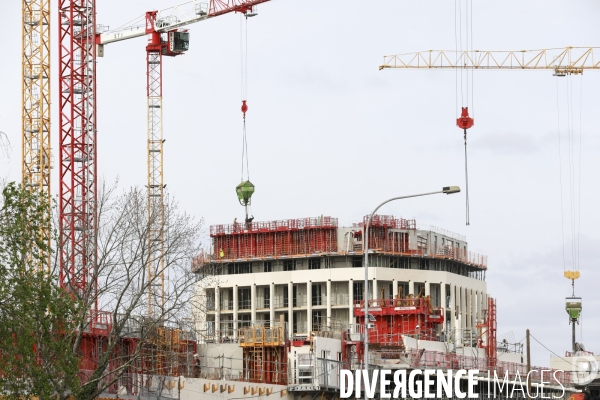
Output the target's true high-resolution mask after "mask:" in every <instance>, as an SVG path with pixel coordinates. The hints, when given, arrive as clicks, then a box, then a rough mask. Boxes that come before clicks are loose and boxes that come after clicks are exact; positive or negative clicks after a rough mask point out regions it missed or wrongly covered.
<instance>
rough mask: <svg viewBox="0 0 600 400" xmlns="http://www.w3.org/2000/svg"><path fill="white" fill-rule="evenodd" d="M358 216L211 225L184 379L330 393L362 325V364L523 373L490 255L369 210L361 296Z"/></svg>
mask: <svg viewBox="0 0 600 400" xmlns="http://www.w3.org/2000/svg"><path fill="white" fill-rule="evenodd" d="M366 221H367V218H364V219H363V221H361V222H358V223H355V224H353V225H352V226H348V227H341V226H339V225H338V222H337V219H336V218H332V217H326V216H321V217H317V218H303V219H294V220H283V221H270V222H251V223H250V224H244V225H242V224H237V223H234V224H232V225H216V226H211V228H210V236H211V238H212V254H210V255H205V256H204V257H203V258H202V259H201V260H198V263H197V264H196V265H195V267H194V268H195V272H196V273H197V274H198V276H199V281H198V283H197V295H196V301H198V303H199V304H202V305H203V307H201V308H202V310H203V311H202V312H200V314H199V315H197V318H196V324H197V327H196V330H197V331H198V332H202V334H201V336H199V342H198V353H199V358H200V360H201V374H200V379H199V380H198V379H195V380H189V379H188V380H187V381H186V382H187V383H186V384H188V385H190V387H193V388H194V389H193V390H195V391H196V390H197V391H200V392H202V393H208V394H212V393H215V394H217V393H218V394H219V396H221V397H223V398H226V397H232V398H235V397H244V396H265V398H267V397H269V396H271V395H275V394H276V396H275V398H281V397H285V398H289V399H292V398H294V399H295V398H296V397H295V396H296V395H300V396H304V395H305V394H311V395H313V396H314V395H321V396H324V395H327V396H329V398H332V397H334V398H335V396H339V387H340V384H341V383H340V381H339V379H340V378H339V371H340V370H341V369H357V368H364V361H365V353H364V350H365V346H364V342H365V336H366V335H365V328H367V335H368V342H369V344H370V347H369V358H368V359H369V368H387V369H392V370H395V369H406V370H411V369H415V368H421V369H423V368H425V369H427V368H434V369H440V368H441V369H454V370H455V369H461V368H466V369H470V368H473V369H479V370H480V371H481V373H482V374H485V373H487V371H492V370H496V371H501V372H502V373H504V372H507V373H508V375H509V376H511V377H512V376H515V375H516V374H522V373H523V372H525V371H526V365H525V364H524V362H523V354H522V347H519V346H518V345H514V344H512V343H508V342H506V341H503V342H502V343H501V344H500V345H499V344H498V343H497V338H496V336H497V333H496V331H497V327H496V303H495V300H494V299H493V298H492V297H490V296H489V295H488V293H487V285H486V282H485V277H486V271H487V259H486V257H485V256H482V255H479V254H476V253H473V252H471V251H470V250H469V249H468V244H467V241H466V238H465V237H464V236H461V235H459V234H456V233H452V232H449V231H446V230H444V229H440V228H436V227H428V228H424V229H423V228H417V224H416V221H415V220H410V219H402V218H395V217H393V216H383V215H379V216H378V215H376V216H374V217H373V218H372V220H371V225H370V226H369V229H368V232H369V241H368V243H369V281H368V284H369V287H368V298H365V290H364V289H365V288H364V271H365V270H364V264H363V260H364V252H365V248H364V239H365V233H366V231H367V230H366V229H365V228H366ZM209 279H210V282H211V284H210V285H209V284H208V282H209ZM365 302H368V304H367V306H368V313H369V315H368V316H367V317H368V318H366V319H367V320H366V321H365V311H364V310H365ZM525 373H526V372H525ZM559 378H560V381H561V383H564V382H568V380H569V379H570V378H569V376H566V375H564V376H563V375H561V376H559ZM534 379H538V380H539V379H540V376H539V374H538V376H537V377H534ZM563 379H564V380H563ZM224 381H226V383H224ZM482 385H483V384H482ZM485 390H486V389H485V388H484V387H483V386H482V387H480V393H484V392H485ZM549 390H550V391H552V390H559V386H558V383H557V382H553V383H552V384H551V385H550V386H549ZM378 395H380V394H378Z"/></svg>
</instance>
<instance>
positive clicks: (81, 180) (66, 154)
mask: <svg viewBox="0 0 600 400" xmlns="http://www.w3.org/2000/svg"><path fill="white" fill-rule="evenodd" d="M267 1H269V0H210V2H209V3H208V4H205V3H197V2H193V3H192V10H191V11H188V12H187V13H186V10H185V7H184V6H185V4H184V5H181V6H176V7H173V10H174V12H175V13H176V14H173V15H171V16H169V18H161V16H162V14H164V13H159V12H158V11H151V12H147V13H146V14H145V16H144V17H143V19H144V20H145V21H144V22H143V25H142V24H140V26H139V27H133V26H128V27H124V28H121V29H119V30H116V31H112V32H104V33H102V34H97V33H96V26H97V24H96V1H95V0H60V1H59V13H58V14H59V19H60V21H59V41H60V45H59V60H60V68H59V84H60V96H59V126H60V132H59V146H60V150H59V151H60V166H59V175H60V191H59V193H60V194H59V221H60V222H59V223H60V260H59V261H60V281H61V284H62V285H63V286H64V287H66V288H67V289H69V290H71V291H73V292H75V293H77V294H79V295H81V296H84V297H86V298H89V299H93V304H90V306H91V307H92V308H94V309H97V282H96V279H95V276H96V274H95V271H96V268H97V242H96V237H97V201H98V197H97V171H98V163H97V156H98V154H97V146H96V143H97V132H98V126H97V112H96V111H97V100H96V99H97V96H96V91H97V87H96V65H97V57H98V56H100V57H102V56H103V55H104V45H105V44H108V43H112V42H116V41H121V40H126V39H131V38H135V37H141V36H145V35H151V40H150V41H149V44H148V45H147V47H146V51H147V63H146V64H147V71H146V72H147V95H148V99H149V103H148V104H149V110H148V115H149V118H151V113H152V112H153V111H154V112H155V113H154V116H155V117H156V118H157V119H155V120H154V121H153V123H152V125H153V126H154V128H156V129H154V130H153V129H152V128H153V127H152V126H149V128H148V151H149V156H148V163H149V167H148V168H149V174H148V181H149V182H148V183H149V185H148V191H149V192H148V198H149V209H151V208H152V204H153V203H152V200H151V199H152V198H154V197H156V198H158V200H157V202H156V204H158V205H159V207H162V190H163V188H164V184H163V183H162V142H163V140H162V121H161V118H162V112H160V111H158V112H156V111H157V110H159V109H160V107H156V106H160V103H156V100H157V99H161V98H162V56H163V55H167V56H175V55H179V54H182V52H183V51H185V50H187V48H182V47H178V46H180V45H182V44H183V42H185V41H186V40H185V39H186V34H187V33H186V32H181V31H178V28H180V27H183V26H186V25H190V24H192V23H195V22H199V21H203V20H206V19H209V18H212V17H216V16H219V15H223V14H228V13H231V12H240V13H244V14H248V13H251V12H252V10H253V7H255V6H256V5H258V4H261V3H264V2H267ZM186 4H188V3H186ZM176 33H183V34H185V35H176ZM165 35H166V36H167V38H168V40H164V36H165ZM177 40H180V42H179V43H176V42H177ZM185 45H186V46H187V43H185ZM153 109H154V110H153ZM149 125H150V123H149ZM153 160H154V161H153ZM153 162H154V164H153ZM157 163H158V164H159V169H160V176H158V175H157V168H156V164H157ZM156 191H158V193H156ZM151 230H152V228H151ZM153 234H154V235H158V237H159V239H160V238H162V235H163V234H162V230H160V231H155V232H154V233H153ZM159 251H161V250H160V249H159ZM163 285H164V284H163ZM163 290H164V286H163Z"/></svg>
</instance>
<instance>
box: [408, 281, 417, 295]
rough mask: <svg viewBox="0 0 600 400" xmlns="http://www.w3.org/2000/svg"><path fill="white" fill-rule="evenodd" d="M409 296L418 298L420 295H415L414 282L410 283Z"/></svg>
mask: <svg viewBox="0 0 600 400" xmlns="http://www.w3.org/2000/svg"><path fill="white" fill-rule="evenodd" d="M408 294H412V295H413V296H416V295H417V294H418V293H415V283H414V282H413V281H408V293H407V295H408Z"/></svg>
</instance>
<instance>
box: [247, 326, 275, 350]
mask: <svg viewBox="0 0 600 400" xmlns="http://www.w3.org/2000/svg"><path fill="white" fill-rule="evenodd" d="M285 341H286V333H285V328H283V327H270V328H265V327H250V328H244V329H239V330H238V342H239V343H240V346H245V345H252V346H256V345H271V346H279V345H281V346H283V345H284V344H285Z"/></svg>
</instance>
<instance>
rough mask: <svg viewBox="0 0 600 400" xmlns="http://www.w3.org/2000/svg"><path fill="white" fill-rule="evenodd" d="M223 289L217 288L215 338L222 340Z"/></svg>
mask: <svg viewBox="0 0 600 400" xmlns="http://www.w3.org/2000/svg"><path fill="white" fill-rule="evenodd" d="M220 303H221V289H220V288H219V287H218V286H215V336H216V339H217V340H219V341H220V340H221V304H220Z"/></svg>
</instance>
